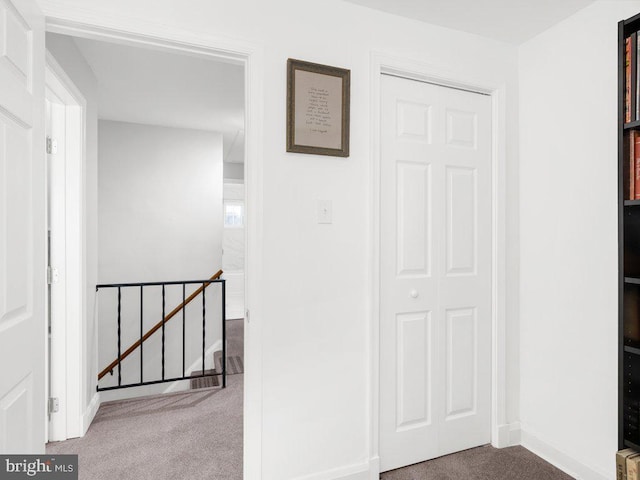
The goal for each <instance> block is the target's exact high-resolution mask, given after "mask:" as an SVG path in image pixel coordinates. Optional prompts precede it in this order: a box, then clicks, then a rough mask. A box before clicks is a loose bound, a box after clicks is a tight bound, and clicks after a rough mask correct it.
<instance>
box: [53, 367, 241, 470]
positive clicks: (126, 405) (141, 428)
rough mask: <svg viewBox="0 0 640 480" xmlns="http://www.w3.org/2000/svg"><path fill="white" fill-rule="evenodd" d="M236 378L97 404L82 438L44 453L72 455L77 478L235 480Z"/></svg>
mask: <svg viewBox="0 0 640 480" xmlns="http://www.w3.org/2000/svg"><path fill="white" fill-rule="evenodd" d="M243 378H244V375H230V376H229V377H227V388H225V389H220V388H216V389H207V390H195V391H192V392H188V393H174V394H167V395H162V396H157V397H146V398H142V399H136V400H124V401H121V402H111V403H108V404H103V405H102V406H100V409H99V410H98V413H97V415H96V418H95V420H94V421H93V423H92V424H91V427H90V428H89V431H88V432H87V434H86V435H85V436H84V437H83V438H75V439H72V440H67V441H64V442H55V443H49V444H48V445H47V453H48V454H64V453H77V454H78V461H79V467H78V470H79V478H80V480H114V479H118V480H181V479H185V480H187V479H188V480H205V479H206V480H242V403H243V401H242V400H243V398H242V382H243Z"/></svg>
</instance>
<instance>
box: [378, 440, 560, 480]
mask: <svg viewBox="0 0 640 480" xmlns="http://www.w3.org/2000/svg"><path fill="white" fill-rule="evenodd" d="M461 478H464V479H465V480H572V478H573V477H570V476H569V475H567V474H566V473H564V472H562V471H560V470H558V469H557V468H556V467H554V466H553V465H551V464H550V463H547V462H545V461H544V460H543V459H541V458H540V457H538V456H536V455H534V454H533V453H531V452H530V451H529V450H527V449H526V448H524V447H508V448H501V449H497V448H493V447H492V446H491V445H485V446H483V447H478V448H472V449H470V450H465V451H463V452H458V453H454V454H451V455H446V456H444V457H440V458H436V459H433V460H430V461H428V462H422V463H416V464H415V465H410V466H408V467H404V468H399V469H397V470H391V471H390V472H386V473H383V474H382V475H381V476H380V479H381V480H454V479H455V480H458V479H461Z"/></svg>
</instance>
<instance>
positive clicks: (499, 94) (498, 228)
mask: <svg viewBox="0 0 640 480" xmlns="http://www.w3.org/2000/svg"><path fill="white" fill-rule="evenodd" d="M370 66H371V69H370V75H371V99H370V102H371V125H370V128H371V165H372V167H371V171H370V204H371V206H372V207H371V213H370V223H371V231H370V238H371V242H370V249H369V259H370V286H369V287H370V292H371V303H370V305H369V308H370V314H371V324H370V331H369V337H370V345H371V351H370V358H369V361H370V370H369V388H370V402H369V408H370V415H369V418H370V420H371V422H370V434H369V449H368V451H369V455H370V459H371V461H370V463H371V465H372V466H374V465H379V461H377V460H378V459H379V441H380V433H379V417H380V405H379V389H380V333H379V332H380V309H379V299H380V286H379V285H380V266H379V262H380V135H379V132H380V93H381V87H380V76H381V75H382V74H390V75H395V76H399V77H403V78H409V79H413V80H420V81H423V82H428V83H434V84H438V85H443V86H448V87H454V88H459V89H463V90H468V91H472V92H477V93H483V94H486V95H490V96H491V98H492V104H493V110H492V117H493V118H492V135H493V145H492V164H491V168H492V175H493V178H492V304H491V306H492V359H491V372H492V373H491V383H492V385H491V397H492V400H491V401H492V405H491V444H492V445H493V446H494V447H497V448H502V447H507V446H509V445H512V437H513V438H514V439H515V438H517V436H518V435H517V434H516V433H513V435H512V433H511V431H512V428H511V427H510V426H508V425H506V424H507V421H506V419H507V405H506V392H507V386H506V319H505V315H506V180H507V176H506V175H507V174H506V135H507V132H506V117H507V109H506V85H505V84H504V83H502V82H494V81H492V80H487V79H486V78H483V77H480V78H477V77H473V76H470V75H467V74H464V73H461V72H458V71H456V72H454V71H448V70H446V69H444V68H441V67H439V66H434V65H429V64H425V63H422V62H418V61H414V60H411V59H406V58H398V57H393V56H389V55H387V54H384V53H379V52H372V54H371V61H370ZM505 427H506V428H505ZM374 459H375V460H376V462H375V463H374V462H373V460H374ZM378 473H379V467H378V469H377V471H376V472H375V474H374V472H372V477H371V478H377V477H376V476H374V475H377V474H378Z"/></svg>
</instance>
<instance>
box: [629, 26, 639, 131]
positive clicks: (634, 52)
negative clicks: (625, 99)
mask: <svg viewBox="0 0 640 480" xmlns="http://www.w3.org/2000/svg"><path fill="white" fill-rule="evenodd" d="M630 39H631V42H630V44H629V52H630V59H629V67H630V70H631V71H630V73H629V75H630V76H631V79H630V87H629V88H630V94H631V101H630V102H629V121H630V122H633V121H634V120H637V119H638V118H637V117H636V107H637V103H638V102H637V96H636V87H637V85H638V75H637V71H638V70H637V69H638V66H637V65H638V32H633V33H632V34H631V37H630Z"/></svg>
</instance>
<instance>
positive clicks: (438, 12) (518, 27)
mask: <svg viewBox="0 0 640 480" xmlns="http://www.w3.org/2000/svg"><path fill="white" fill-rule="evenodd" d="M345 1H347V2H351V3H356V4H358V5H363V6H365V7H369V8H373V9H376V10H381V11H383V12H388V13H393V14H396V15H400V16H402V17H408V18H412V19H415V20H420V21H423V22H426V23H431V24H434V25H440V26H442V27H448V28H453V29H455V30H462V31H464V32H469V33H475V34H477V35H481V36H483V37H488V38H493V39H495V40H499V41H502V42H507V43H512V44H520V43H522V42H524V41H526V40H529V39H530V38H533V37H535V36H536V35H538V34H539V33H541V32H543V31H544V30H547V29H548V28H549V27H551V26H553V25H555V24H556V23H558V22H560V21H561V20H564V19H565V18H567V17H569V16H570V15H572V14H573V13H575V12H577V11H578V10H580V9H582V8H584V7H586V6H587V5H589V4H591V3H593V2H594V0H345Z"/></svg>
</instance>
